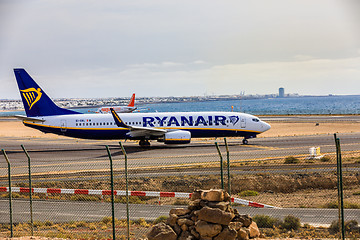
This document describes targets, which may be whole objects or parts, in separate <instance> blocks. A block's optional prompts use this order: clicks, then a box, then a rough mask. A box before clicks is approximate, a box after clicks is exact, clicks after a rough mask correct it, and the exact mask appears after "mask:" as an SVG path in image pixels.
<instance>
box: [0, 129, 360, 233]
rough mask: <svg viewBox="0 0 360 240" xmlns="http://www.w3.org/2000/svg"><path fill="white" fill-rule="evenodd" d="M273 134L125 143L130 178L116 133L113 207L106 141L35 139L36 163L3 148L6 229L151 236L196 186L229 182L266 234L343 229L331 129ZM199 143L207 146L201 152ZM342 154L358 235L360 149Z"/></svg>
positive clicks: (1, 200) (352, 229) (0, 219)
mask: <svg viewBox="0 0 360 240" xmlns="http://www.w3.org/2000/svg"><path fill="white" fill-rule="evenodd" d="M273 140H274V141H273V142H272V144H271V145H266V144H262V145H256V144H254V145H251V144H250V145H240V144H239V140H238V139H231V138H230V139H227V142H226V144H225V142H224V140H223V139H218V141H217V143H218V149H217V148H216V146H215V144H214V142H213V141H210V140H209V141H206V140H202V141H201V144H198V145H197V144H195V145H193V146H191V147H188V146H181V147H165V148H164V147H159V146H158V145H154V146H152V147H151V148H148V149H141V148H139V147H138V146H135V145H133V144H131V143H126V144H125V146H124V148H125V151H126V152H127V169H128V171H127V176H128V178H127V179H126V177H125V175H126V174H125V156H124V153H123V151H122V149H121V147H120V145H119V143H118V142H115V141H111V142H109V143H110V144H109V150H110V153H111V158H112V163H113V164H112V167H113V189H114V192H113V194H114V211H113V212H112V196H111V193H112V191H111V172H110V159H109V155H108V153H107V151H106V148H105V146H104V145H102V144H100V143H99V144H89V145H88V146H86V147H84V145H82V147H81V149H78V146H77V144H76V143H75V144H72V145H65V144H63V145H62V144H60V145H57V147H55V148H54V147H52V149H46V148H45V147H43V148H36V147H32V148H28V149H27V152H28V154H29V157H30V168H29V165H28V159H27V156H26V154H25V152H24V150H23V149H22V148H21V147H20V146H19V148H18V149H10V150H7V149H5V150H4V152H5V153H6V155H7V157H8V159H9V163H10V165H11V191H12V194H11V197H12V201H9V191H10V188H9V179H8V168H7V164H6V161H5V158H4V157H3V158H2V159H1V163H0V204H1V208H0V209H1V210H0V214H1V215H0V226H1V232H0V237H11V234H12V236H14V237H20V236H29V235H34V236H45V237H57V238H70V239H79V238H81V239H90V238H91V239H109V238H113V236H114V233H115V237H116V238H117V239H128V238H130V239H144V238H145V237H146V233H147V232H148V231H149V229H150V228H151V226H153V225H154V224H156V223H158V222H160V221H162V220H164V219H166V218H167V217H168V213H169V211H170V209H171V208H174V207H177V206H185V205H187V204H189V203H190V200H189V196H190V195H189V194H190V193H191V192H193V191H194V190H196V189H211V188H222V187H224V188H225V190H227V191H230V192H231V196H232V198H233V199H232V201H233V203H232V206H233V207H235V208H236V209H238V211H239V213H240V214H250V215H251V216H252V217H253V220H255V221H256V222H257V224H258V226H259V227H260V231H261V232H262V233H263V234H264V235H265V236H266V237H269V238H281V237H284V238H285V237H300V238H321V237H338V236H339V224H338V223H337V222H336V221H339V218H338V213H339V211H338V178H337V176H338V174H337V156H336V146H335V141H334V137H333V136H332V135H328V139H327V140H326V143H325V144H323V145H322V146H321V149H319V148H317V146H315V148H312V149H309V147H306V146H305V145H304V147H302V146H299V147H297V148H286V145H292V144H293V143H292V142H291V141H287V142H286V141H285V142H284V139H282V138H276V139H275V138H274V139H273ZM276 141H279V142H278V143H277V142H276ZM280 142H281V144H282V146H284V145H285V147H280ZM226 145H227V146H226ZM278 145H279V146H278ZM350 145H351V143H350ZM200 146H201V148H205V151H204V150H201V151H200V150H199V151H198V150H197V148H200ZM24 147H25V148H27V146H26V144H24ZM218 150H219V151H218ZM227 150H228V151H227ZM175 152H176V154H175ZM179 152H180V154H179ZM341 153H342V167H343V171H342V182H343V196H344V208H345V210H344V219H345V230H346V231H345V236H346V237H348V238H354V239H355V238H358V237H359V236H360V235H359V228H358V223H357V221H359V219H360V209H359V208H360V175H359V169H360V149H358V150H354V149H353V148H351V149H350V148H349V149H347V148H346V147H345V148H344V149H343V150H342V152H341ZM220 155H221V157H220ZM221 158H222V164H221V161H220V159H221ZM228 163H229V165H228ZM29 169H30V170H31V171H29ZM29 173H31V178H30V179H31V189H32V191H31V193H32V194H30V191H29V189H30V181H29ZM229 183H230V184H229ZM126 189H128V197H127V196H126V195H127V194H126ZM30 197H31V198H32V199H30ZM30 200H32V201H30ZM10 202H11V208H10V206H9V204H10ZM30 202H32V204H30ZM127 202H128V205H127ZM10 209H11V210H10ZM31 209H32V211H31ZM127 212H129V220H130V221H129V222H128V221H127ZM112 214H114V216H115V218H114V221H112V220H113V218H112ZM113 223H114V225H113ZM289 224H290V227H288V226H289ZM114 230H115V231H114Z"/></svg>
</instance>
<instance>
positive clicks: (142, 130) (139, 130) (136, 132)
mask: <svg viewBox="0 0 360 240" xmlns="http://www.w3.org/2000/svg"><path fill="white" fill-rule="evenodd" d="M110 111H111V114H112V116H113V118H114V120H115V123H116V125H117V126H118V127H122V128H127V129H129V131H130V132H129V133H127V135H129V136H130V137H144V136H162V135H164V134H165V133H167V130H165V129H159V128H151V127H139V126H130V125H127V124H125V123H124V122H123V120H121V118H120V117H119V115H118V114H117V113H116V112H115V110H114V109H113V108H110Z"/></svg>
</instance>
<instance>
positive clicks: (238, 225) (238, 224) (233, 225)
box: [229, 222, 243, 231]
mask: <svg viewBox="0 0 360 240" xmlns="http://www.w3.org/2000/svg"><path fill="white" fill-rule="evenodd" d="M242 226H243V223H242V222H230V223H229V228H232V229H235V230H236V231H238V230H239V229H240V228H241V227H242Z"/></svg>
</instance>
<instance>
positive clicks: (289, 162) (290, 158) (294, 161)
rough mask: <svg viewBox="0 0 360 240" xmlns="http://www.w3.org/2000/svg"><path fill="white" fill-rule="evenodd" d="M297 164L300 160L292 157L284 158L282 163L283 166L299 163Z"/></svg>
mask: <svg viewBox="0 0 360 240" xmlns="http://www.w3.org/2000/svg"><path fill="white" fill-rule="evenodd" d="M299 162H300V160H299V159H298V158H296V157H293V156H289V157H286V158H285V161H284V163H285V164H292V163H299Z"/></svg>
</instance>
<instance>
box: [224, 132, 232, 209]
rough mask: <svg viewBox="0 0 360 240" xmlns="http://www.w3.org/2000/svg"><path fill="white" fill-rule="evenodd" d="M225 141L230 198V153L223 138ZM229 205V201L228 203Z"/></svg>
mask: <svg viewBox="0 0 360 240" xmlns="http://www.w3.org/2000/svg"><path fill="white" fill-rule="evenodd" d="M224 141H225V147H226V159H227V175H228V193H229V195H230V197H231V179H230V152H229V146H228V144H227V140H226V138H224ZM230 203H231V201H230Z"/></svg>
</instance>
